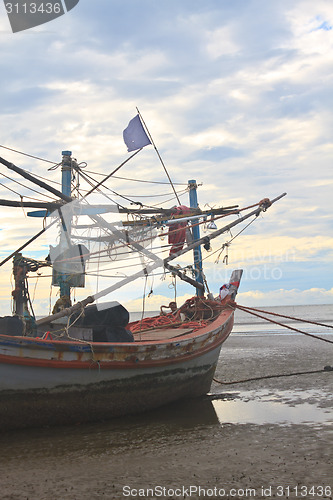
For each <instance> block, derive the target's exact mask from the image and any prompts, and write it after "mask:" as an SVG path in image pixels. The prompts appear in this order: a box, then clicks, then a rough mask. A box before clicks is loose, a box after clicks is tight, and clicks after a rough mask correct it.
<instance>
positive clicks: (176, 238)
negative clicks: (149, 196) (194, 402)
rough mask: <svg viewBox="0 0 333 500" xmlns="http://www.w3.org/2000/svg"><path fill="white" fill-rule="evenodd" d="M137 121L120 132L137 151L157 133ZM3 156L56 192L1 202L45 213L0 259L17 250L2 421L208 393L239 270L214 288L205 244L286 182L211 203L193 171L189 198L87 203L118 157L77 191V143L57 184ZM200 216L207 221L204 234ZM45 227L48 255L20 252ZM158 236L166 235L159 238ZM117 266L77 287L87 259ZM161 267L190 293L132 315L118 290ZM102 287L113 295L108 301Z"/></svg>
mask: <svg viewBox="0 0 333 500" xmlns="http://www.w3.org/2000/svg"><path fill="white" fill-rule="evenodd" d="M130 124H131V122H130ZM135 125H136V127H137V126H139V127H142V130H141V129H140V133H141V136H139V140H138V139H137V134H136V135H135V137H134V139H133V140H132V139H131V138H128V134H129V135H130V137H133V134H132V135H131V127H130V125H129V129H126V132H127V135H126V133H125V131H124V139H125V142H126V144H127V146H128V151H130V152H132V151H135V153H133V154H132V156H134V155H135V154H137V153H138V152H139V151H141V150H142V148H143V147H144V146H145V145H148V144H151V143H152V140H151V137H150V136H147V135H143V130H144V129H143V125H142V121H141V120H140V116H139V115H137V117H136V118H135ZM132 126H133V123H132ZM144 133H145V134H146V131H144ZM142 137H143V140H142ZM154 147H155V145H154ZM132 156H130V158H132ZM130 158H128V159H127V160H126V162H127V161H128V160H129V159H130ZM0 162H1V164H2V165H4V166H6V167H7V168H8V169H10V170H11V171H14V172H16V173H18V174H20V176H23V177H24V178H25V179H26V180H29V181H31V182H33V183H34V184H35V185H38V186H39V187H40V188H42V189H46V190H47V192H48V193H51V194H52V195H53V196H54V198H55V199H54V201H52V202H49V201H47V202H43V201H42V202H26V201H22V200H20V201H13V200H11V201H10V200H3V199H2V200H0V205H2V206H9V207H13V208H14V207H20V208H22V207H25V208H35V209H36V208H37V209H38V210H37V211H33V212H30V213H29V214H28V215H30V216H32V217H42V220H43V227H42V229H41V230H40V231H39V232H38V233H37V234H35V235H34V236H32V237H31V238H30V239H29V241H28V242H25V243H24V244H22V245H21V246H20V247H19V248H18V249H16V250H15V251H13V252H12V254H11V255H9V256H7V257H6V258H5V259H4V260H3V261H2V262H1V263H0V265H2V264H4V263H5V262H8V261H9V260H11V259H12V261H13V277H14V290H13V291H12V299H13V314H12V315H8V316H3V317H1V318H0V429H1V430H7V429H17V428H25V427H35V426H44V425H58V424H75V423H82V422H89V421H100V420H105V419H109V418H111V417H116V416H121V415H126V414H133V413H137V412H142V411H146V410H150V409H153V408H156V407H158V406H161V405H165V404H167V403H170V402H173V401H177V400H179V399H184V398H192V397H199V396H202V395H204V394H206V393H207V392H209V390H210V387H211V383H212V379H213V376H214V372H215V369H216V365H217V362H218V359H219V355H220V350H221V346H222V344H223V343H224V342H225V341H226V339H227V338H228V336H229V335H230V333H231V331H232V327H233V322H234V307H233V304H234V300H235V297H236V294H237V290H238V287H239V284H240V280H241V276H242V270H240V269H237V270H234V271H233V272H232V274H231V277H230V281H229V283H226V284H224V285H222V286H221V287H220V290H217V291H216V293H215V294H214V293H212V292H211V291H210V290H209V288H208V285H207V282H206V279H205V275H204V271H203V266H202V261H203V258H202V250H201V249H202V247H203V248H205V249H209V247H210V241H211V240H212V239H214V238H217V237H218V236H220V235H222V234H224V233H228V231H230V229H231V228H232V227H234V226H236V225H237V224H240V223H242V222H243V221H245V220H247V219H250V218H252V219H253V220H254V219H256V218H257V217H258V215H259V214H260V213H262V212H263V211H266V210H267V208H268V207H269V206H270V205H271V204H272V203H274V202H275V201H277V200H278V199H280V198H281V197H282V196H284V195H285V193H284V194H282V195H280V196H278V197H277V198H275V199H273V200H271V201H270V200H268V199H267V198H264V199H263V200H261V201H260V202H258V203H256V204H255V205H253V206H252V207H247V210H244V214H243V212H242V210H243V209H239V207H238V206H231V207H221V208H215V209H208V210H206V211H203V210H201V209H200V208H199V205H198V201H197V184H196V181H195V180H190V181H189V182H188V192H189V201H190V202H189V206H185V205H182V204H180V203H179V204H177V205H176V206H172V207H170V208H167V209H165V208H159V209H156V208H151V207H148V208H147V207H146V206H143V205H142V204H139V206H138V208H125V207H123V206H119V205H115V204H113V203H104V204H96V203H95V202H90V199H92V198H93V194H94V193H95V192H96V191H97V190H100V189H101V188H103V187H104V186H105V183H106V181H107V180H109V179H110V178H111V177H112V175H113V174H114V173H115V172H116V171H117V170H118V169H119V168H120V167H118V168H117V169H115V170H114V171H113V172H111V174H108V175H107V176H106V177H104V178H103V180H102V181H100V182H96V183H95V184H94V185H93V186H92V187H91V188H90V189H89V190H88V191H86V192H85V194H84V195H82V194H79V193H78V192H73V189H72V185H73V182H72V181H73V177H75V175H80V176H81V178H82V177H83V178H84V176H85V174H84V173H83V171H82V168H80V165H79V164H78V163H77V161H76V160H75V159H73V157H72V153H71V152H70V151H63V152H62V160H61V162H60V164H59V167H61V171H62V189H61V191H60V190H58V189H56V188H54V187H51V184H50V183H47V182H44V181H42V180H40V179H38V178H37V177H35V176H33V175H32V174H30V173H29V172H27V171H26V170H23V169H21V168H20V167H17V166H16V165H14V164H13V163H11V162H8V161H7V160H5V159H4V158H0ZM124 163H125V162H124ZM122 165H123V164H122ZM90 186H91V184H90ZM251 208H252V209H251ZM232 215H234V216H236V218H235V220H233V221H232V222H231V223H229V224H227V225H224V226H223V227H221V228H220V229H218V228H217V226H216V221H219V220H220V221H221V220H223V219H224V217H226V216H232ZM201 224H205V225H206V226H207V225H208V224H210V232H209V233H208V234H206V235H205V236H203V237H201V236H200V230H199V228H200V226H201ZM45 233H49V234H52V238H53V240H54V244H50V245H49V253H48V255H46V256H45V259H43V260H38V259H33V258H31V257H25V256H24V255H23V253H22V251H23V250H24V249H25V248H26V247H29V245H31V244H32V242H34V241H36V240H37V238H40V237H41V236H42V235H45ZM161 235H163V237H165V238H167V240H168V243H167V244H165V245H161V244H158V243H157V242H158V241H160V240H161ZM53 240H52V241H53ZM190 251H192V252H193V255H194V261H193V264H192V265H190V266H189V265H185V264H184V263H183V260H182V258H183V256H185V255H186V254H187V253H188V252H190ZM166 252H167V255H166ZM173 260H175V261H176V262H177V264H176V265H172V264H171V262H172V261H173ZM111 265H112V266H113V267H112V268H113V270H114V271H113V272H114V275H113V276H112V278H111V277H110V276H108V275H107V273H104V274H105V276H104V283H107V286H104V287H103V289H99V290H98V291H97V292H95V293H93V294H90V295H88V296H86V297H84V298H83V299H80V300H76V299H75V297H74V298H73V292H76V291H77V290H80V291H81V292H82V290H83V289H84V288H85V286H86V283H85V279H86V276H87V275H89V269H90V266H93V267H94V266H95V267H94V269H97V270H98V272H99V273H100V274H101V275H103V270H104V271H105V269H107V270H109V269H110V267H109V266H111ZM42 269H45V270H47V271H48V272H51V273H52V283H51V286H52V287H54V288H56V289H57V290H58V295H59V297H58V299H57V300H56V302H55V304H54V307H53V311H52V314H46V315H45V316H43V317H37V316H36V315H35V314H34V312H33V304H32V299H31V296H30V293H29V287H28V280H29V279H30V277H31V276H33V275H34V274H35V273H37V272H39V273H40V272H41V270H42ZM124 269H125V271H124ZM158 270H159V272H161V274H163V273H164V274H168V275H169V276H171V277H173V278H177V279H180V280H182V281H185V282H187V283H188V284H189V285H190V286H191V287H194V290H195V293H194V295H193V297H192V298H190V299H188V300H186V301H185V303H184V304H182V305H180V306H179V305H178V304H177V303H176V300H175V299H174V297H172V299H173V300H171V301H170V303H169V305H168V306H163V305H162V304H161V309H160V313H159V314H156V315H155V316H152V317H149V316H148V317H144V315H142V317H141V319H139V320H136V321H130V315H129V313H128V311H127V309H126V308H125V307H124V306H123V305H122V304H121V301H118V300H117V298H118V297H117V293H119V290H120V289H121V287H123V286H128V285H129V286H131V285H132V284H133V283H134V282H135V281H136V280H141V281H143V282H145V280H147V277H148V276H149V275H151V274H154V273H156V272H157V271H158ZM104 297H107V298H108V299H109V302H103V301H101V299H104Z"/></svg>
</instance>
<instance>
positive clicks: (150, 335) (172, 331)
mask: <svg viewBox="0 0 333 500" xmlns="http://www.w3.org/2000/svg"><path fill="white" fill-rule="evenodd" d="M192 331H193V328H156V329H154V330H149V331H148V332H147V331H145V332H137V333H135V334H134V341H135V342H147V341H152V340H167V339H173V338H176V337H181V336H182V335H186V334H187V333H191V332H192Z"/></svg>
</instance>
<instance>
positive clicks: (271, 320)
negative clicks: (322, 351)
mask: <svg viewBox="0 0 333 500" xmlns="http://www.w3.org/2000/svg"><path fill="white" fill-rule="evenodd" d="M235 307H237V308H238V309H240V310H241V311H244V312H247V313H249V314H252V315H253V316H257V317H258V318H261V319H264V320H266V321H269V322H270V323H274V324H275V325H279V326H282V327H283V328H288V329H289V330H293V331H294V332H298V333H302V334H303V335H307V336H308V337H312V338H315V339H318V340H322V341H323V342H327V343H329V344H333V340H329V339H324V338H323V337H319V336H318V335H314V334H312V333H307V332H304V331H303V330H299V329H298V328H294V327H292V326H289V325H285V324H283V323H280V322H279V321H274V320H273V319H270V318H265V316H262V315H261V314H257V313H255V312H253V311H252V310H251V308H248V307H244V306H240V305H239V304H235ZM258 310H259V309H258ZM261 312H263V313H266V311H261ZM267 314H274V315H277V316H282V317H286V318H289V319H295V320H296V321H302V322H304V323H312V324H314V325H319V326H329V325H323V324H322V323H316V322H315V321H307V320H301V319H299V318H293V317H291V316H283V315H282V314H281V315H280V314H277V313H267ZM329 327H330V328H332V327H331V326H329Z"/></svg>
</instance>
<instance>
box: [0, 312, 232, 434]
mask: <svg viewBox="0 0 333 500" xmlns="http://www.w3.org/2000/svg"><path fill="white" fill-rule="evenodd" d="M232 326H233V311H232V310H231V309H225V310H223V311H222V312H221V313H220V315H219V316H218V317H217V319H215V320H214V321H213V322H212V323H211V324H209V325H208V326H206V327H204V328H202V329H200V330H198V331H196V332H191V333H188V334H185V335H182V336H180V337H174V338H171V339H167V340H157V341H138V342H134V343H128V344H115V343H113V344H112V343H89V342H84V343H82V342H72V341H70V342H69V341H52V340H38V339H34V338H27V337H12V336H7V335H0V429H2V430H5V429H15V428H23V427H32V426H41V425H55V424H73V423H79V422H87V421H98V420H103V419H108V418H111V417H115V416H120V415H125V414H130V413H138V412H142V411H146V410H149V409H153V408H156V407H158V406H161V405H164V404H167V403H170V402H172V401H176V400H178V399H182V398H189V397H197V396H201V395H204V394H206V393H207V392H208V391H209V389H210V386H211V383H212V379H213V376H214V372H215V368H216V364H217V361H218V357H219V353H220V349H221V346H222V343H223V342H224V341H225V340H226V339H227V337H228V336H229V334H230V332H231V330H232Z"/></svg>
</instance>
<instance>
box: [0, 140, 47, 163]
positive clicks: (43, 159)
mask: <svg viewBox="0 0 333 500" xmlns="http://www.w3.org/2000/svg"><path fill="white" fill-rule="evenodd" d="M0 148H4V149H8V150H9V151H14V153H19V154H20V155H24V156H29V157H30V158H34V159H35V160H41V161H46V162H47V163H53V164H55V162H54V161H50V160H45V158H40V157H39V156H33V155H29V154H28V153H23V152H22V151H18V150H17V149H12V148H8V147H6V146H3V145H2V144H0Z"/></svg>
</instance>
